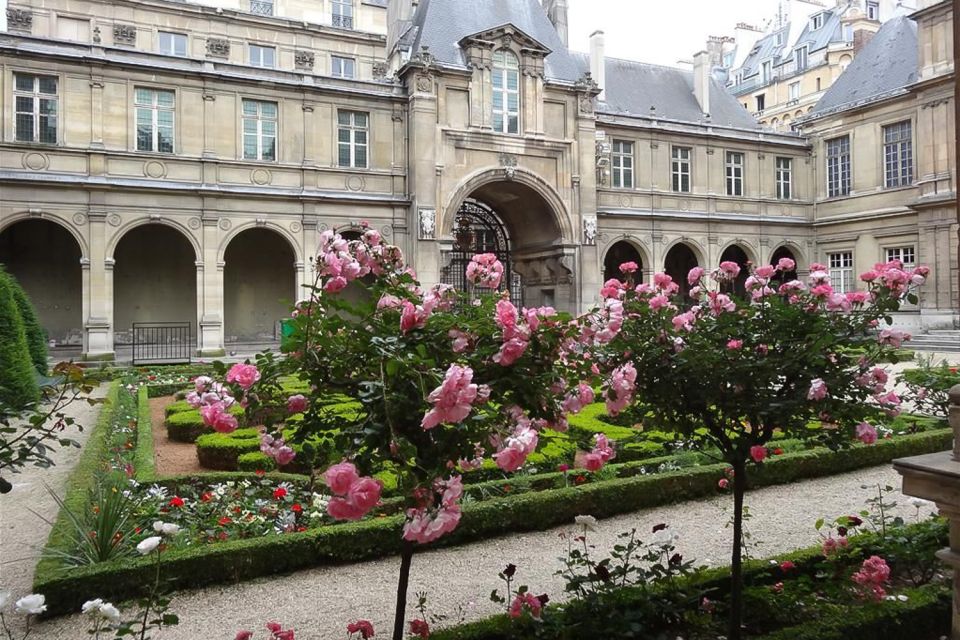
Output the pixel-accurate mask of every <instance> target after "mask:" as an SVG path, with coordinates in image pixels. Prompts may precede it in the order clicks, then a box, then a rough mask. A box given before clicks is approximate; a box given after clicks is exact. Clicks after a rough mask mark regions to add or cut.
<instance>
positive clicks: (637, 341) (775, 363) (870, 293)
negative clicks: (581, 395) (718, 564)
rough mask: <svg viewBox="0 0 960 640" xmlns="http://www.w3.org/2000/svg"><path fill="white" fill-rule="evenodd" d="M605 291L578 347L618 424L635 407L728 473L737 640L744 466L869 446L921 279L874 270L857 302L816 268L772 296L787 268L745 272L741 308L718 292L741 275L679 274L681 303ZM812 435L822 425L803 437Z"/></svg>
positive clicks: (916, 273)
mask: <svg viewBox="0 0 960 640" xmlns="http://www.w3.org/2000/svg"><path fill="white" fill-rule="evenodd" d="M625 266H626V267H627V268H626V269H624V270H623V272H624V274H625V280H624V281H620V280H610V281H608V282H607V283H605V284H604V287H603V291H602V295H603V297H604V298H605V300H604V306H603V308H602V309H601V310H599V311H597V312H595V313H594V314H593V317H592V320H590V321H589V322H587V323H585V325H586V326H587V327H588V329H589V330H588V335H587V336H586V337H587V338H589V339H591V340H593V341H594V342H595V343H597V346H598V348H599V347H602V352H601V353H602V360H603V365H604V366H606V368H607V370H609V371H612V373H611V374H610V375H609V378H608V381H607V383H606V386H605V389H604V393H605V399H606V403H607V407H608V410H609V412H610V413H611V414H613V415H616V414H617V413H618V412H620V411H623V410H624V409H626V408H627V407H629V406H631V405H633V404H639V405H642V406H643V407H645V408H647V409H649V410H650V411H652V412H653V414H654V415H655V416H656V420H658V421H659V423H660V424H661V426H663V427H664V428H669V429H671V430H673V431H675V432H676V433H677V434H678V435H680V436H682V437H683V438H685V439H688V440H690V439H693V440H699V441H701V442H702V443H703V444H705V445H707V446H711V447H715V448H716V449H718V450H719V451H720V455H721V456H722V457H723V459H724V460H725V461H726V462H727V463H729V464H730V466H731V467H732V473H733V482H732V484H733V489H734V491H733V493H734V532H733V535H734V543H733V554H732V578H733V584H734V590H733V593H732V597H731V607H732V608H731V618H730V625H731V626H730V630H729V637H730V638H731V640H736V639H738V638H740V637H741V608H742V605H741V602H742V574H741V544H742V532H743V528H742V525H743V495H744V491H745V490H746V486H747V473H748V464H749V463H750V462H751V461H752V463H754V464H761V463H762V462H763V460H764V458H765V457H766V455H767V446H766V445H767V443H768V442H769V441H770V440H771V439H772V438H773V437H774V436H775V435H782V436H784V437H787V438H801V439H805V440H812V441H817V442H818V443H820V444H823V445H826V446H829V447H831V448H839V447H844V446H848V445H850V444H851V443H853V442H856V441H858V440H859V441H861V442H863V443H866V444H872V443H873V442H875V441H876V430H875V428H874V427H873V425H872V424H871V421H873V420H875V419H876V418H877V417H878V416H880V415H882V414H883V413H887V414H895V413H896V412H897V411H898V406H899V404H900V400H899V398H898V397H897V396H896V394H894V393H893V392H892V391H888V390H887V388H886V384H887V374H886V372H885V371H884V370H883V369H881V368H879V367H877V363H878V362H883V361H886V360H887V359H891V358H895V357H896V356H895V354H892V353H891V352H893V351H894V350H895V348H896V347H899V346H900V344H901V342H902V341H903V340H904V339H908V338H909V336H908V335H906V334H904V333H903V332H901V331H898V330H896V329H892V328H881V325H882V324H890V317H889V314H890V313H891V312H892V311H896V310H897V309H898V308H899V305H900V301H901V300H903V299H908V300H910V301H911V302H914V303H915V302H916V296H915V295H914V293H913V289H915V288H916V287H919V286H920V285H921V284H922V283H923V281H924V279H925V277H926V275H927V273H928V270H927V269H926V268H924V267H918V268H916V269H914V270H912V271H907V270H904V269H903V266H902V265H901V264H900V263H899V262H890V263H887V264H878V265H876V267H875V268H874V269H872V270H871V271H869V272H867V273H865V274H864V275H863V276H861V280H862V282H863V283H864V287H865V289H864V290H863V291H855V292H849V293H839V292H837V291H835V290H834V289H833V287H832V286H831V284H830V277H829V274H828V272H827V268H826V267H824V266H823V265H819V264H814V265H811V273H810V276H809V278H808V280H807V281H806V282H802V281H799V280H792V281H789V282H786V283H783V284H780V285H779V286H777V285H776V282H777V278H778V276H781V275H782V274H785V273H789V272H791V271H793V269H794V268H795V266H796V265H795V264H794V263H793V261H792V260H789V259H784V260H781V261H780V262H779V263H778V264H777V265H775V266H762V267H757V268H755V269H751V272H750V274H749V277H748V278H747V279H746V283H745V289H746V293H745V295H744V296H738V295H735V294H733V293H724V291H729V290H730V289H732V287H731V286H730V285H731V284H732V283H733V282H734V281H735V280H736V278H737V276H739V275H740V267H739V266H738V265H737V264H735V263H732V262H724V263H722V264H721V265H720V267H719V268H718V269H717V270H715V271H714V272H713V273H711V274H709V276H707V274H706V273H705V272H704V270H703V269H701V268H699V267H698V268H695V269H693V270H691V271H690V273H689V276H688V282H687V284H688V285H689V286H690V287H691V290H690V297H682V296H680V295H678V292H679V289H680V287H679V285H678V283H676V282H673V281H672V279H671V278H670V276H668V275H666V274H662V273H658V274H656V275H655V276H654V278H653V283H652V284H647V283H641V284H637V283H635V282H634V281H633V280H632V276H631V275H630V265H629V264H628V265H625ZM812 422H816V423H819V424H820V425H821V426H819V427H818V428H812V427H811V426H810V424H811V423H812Z"/></svg>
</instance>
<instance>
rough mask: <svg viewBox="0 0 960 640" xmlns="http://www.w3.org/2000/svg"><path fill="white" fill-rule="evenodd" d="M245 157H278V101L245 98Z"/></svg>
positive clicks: (269, 159)
mask: <svg viewBox="0 0 960 640" xmlns="http://www.w3.org/2000/svg"><path fill="white" fill-rule="evenodd" d="M243 159H244V160H267V161H271V162H272V161H274V160H276V159H277V103H276V102H265V101H263V100H247V99H244V100H243Z"/></svg>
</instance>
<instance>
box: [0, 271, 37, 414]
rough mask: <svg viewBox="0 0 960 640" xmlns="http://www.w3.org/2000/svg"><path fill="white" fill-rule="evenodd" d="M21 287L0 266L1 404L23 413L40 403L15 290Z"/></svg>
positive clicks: (35, 372) (35, 373) (35, 376)
mask: <svg viewBox="0 0 960 640" xmlns="http://www.w3.org/2000/svg"><path fill="white" fill-rule="evenodd" d="M18 287H19V285H18V284H16V282H15V281H14V279H13V276H11V275H10V274H9V273H7V272H6V270H4V269H3V267H2V266H0V401H3V402H4V403H6V404H8V405H10V406H11V407H13V408H14V409H22V408H24V407H26V406H27V405H29V404H31V403H34V402H37V401H38V400H39V399H40V387H39V385H38V383H37V371H36V369H35V368H34V363H33V361H32V360H31V358H30V347H29V344H28V342H27V331H26V328H25V326H24V321H23V316H22V315H21V313H20V309H19V308H18V305H17V301H16V295H15V293H14V290H15V289H16V288H18Z"/></svg>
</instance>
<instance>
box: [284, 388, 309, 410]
mask: <svg viewBox="0 0 960 640" xmlns="http://www.w3.org/2000/svg"><path fill="white" fill-rule="evenodd" d="M306 410H307V398H306V396H304V395H303V394H301V393H298V394H296V395H292V396H290V397H289V398H287V413H290V414H293V413H303V412H304V411H306Z"/></svg>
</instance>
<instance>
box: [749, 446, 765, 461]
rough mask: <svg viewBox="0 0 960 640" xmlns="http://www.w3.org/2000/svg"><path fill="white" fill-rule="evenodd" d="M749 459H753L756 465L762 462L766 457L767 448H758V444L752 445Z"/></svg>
mask: <svg viewBox="0 0 960 640" xmlns="http://www.w3.org/2000/svg"><path fill="white" fill-rule="evenodd" d="M750 457H751V458H752V459H753V461H754V462H757V463H760V462H763V461H764V459H765V458H766V457H767V448H766V447H763V446H760V445H759V444H755V445H753V446H752V447H750Z"/></svg>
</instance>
